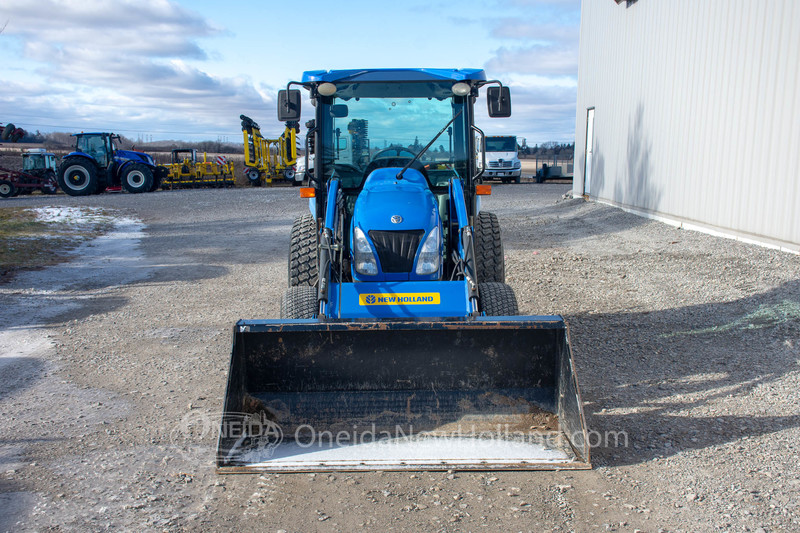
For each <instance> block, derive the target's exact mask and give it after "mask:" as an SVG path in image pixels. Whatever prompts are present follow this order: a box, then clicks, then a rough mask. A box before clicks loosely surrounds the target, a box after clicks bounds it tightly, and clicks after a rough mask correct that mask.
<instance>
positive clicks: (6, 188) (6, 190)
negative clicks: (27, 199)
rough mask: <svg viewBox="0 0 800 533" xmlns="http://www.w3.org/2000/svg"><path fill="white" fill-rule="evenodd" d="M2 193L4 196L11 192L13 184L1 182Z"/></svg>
mask: <svg viewBox="0 0 800 533" xmlns="http://www.w3.org/2000/svg"><path fill="white" fill-rule="evenodd" d="M0 194H2V195H3V196H7V195H9V194H11V185H9V184H8V183H0Z"/></svg>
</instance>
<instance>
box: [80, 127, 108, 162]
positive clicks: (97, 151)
mask: <svg viewBox="0 0 800 533" xmlns="http://www.w3.org/2000/svg"><path fill="white" fill-rule="evenodd" d="M109 142H110V140H109V139H108V137H107V136H106V135H92V134H88V135H79V136H78V150H79V151H81V152H83V153H85V154H88V155H90V156H92V157H93V158H94V159H95V160H96V161H97V162H98V163H99V164H100V166H101V167H105V166H108V163H109V160H108V155H109V152H110V151H111V147H110V146H109V145H108V144H109Z"/></svg>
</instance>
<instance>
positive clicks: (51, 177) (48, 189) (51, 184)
mask: <svg viewBox="0 0 800 533" xmlns="http://www.w3.org/2000/svg"><path fill="white" fill-rule="evenodd" d="M44 177H45V179H46V180H47V183H45V185H44V186H43V187H42V194H55V193H57V192H58V182H57V181H56V173H55V172H53V171H52V170H48V171H47V172H45V174H44Z"/></svg>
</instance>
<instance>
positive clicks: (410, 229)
mask: <svg viewBox="0 0 800 533" xmlns="http://www.w3.org/2000/svg"><path fill="white" fill-rule="evenodd" d="M399 171H400V168H397V167H390V168H382V169H378V170H375V171H374V172H372V173H371V174H370V175H369V177H368V178H367V181H366V183H365V184H364V188H363V189H362V190H361V193H360V194H359V195H358V199H356V203H355V208H354V210H353V223H352V226H351V228H350V239H351V240H350V242H354V235H355V228H359V229H360V230H361V232H362V233H363V235H364V236H365V238H366V239H368V241H369V246H370V248H371V252H370V253H369V254H368V255H369V256H372V255H373V254H374V257H375V263H374V264H375V266H374V268H373V272H372V273H370V272H367V271H364V270H362V271H361V272H359V268H358V266H357V265H358V264H361V263H360V262H359V259H358V254H357V253H355V252H354V254H355V255H354V257H353V259H354V261H353V265H354V271H353V276H354V279H355V280H356V281H378V282H381V281H426V280H435V279H438V278H439V276H440V275H441V266H440V267H439V269H438V270H437V271H436V272H425V273H419V272H417V270H416V268H417V261H418V260H419V258H420V257H421V256H420V254H421V252H420V250H421V249H423V248H424V246H423V243H424V242H425V239H426V237H427V236H429V235H431V234H432V233H433V232H434V231H435V232H436V233H437V234H438V235H439V238H441V227H440V226H441V224H440V221H439V210H438V208H437V203H436V198H435V197H434V195H433V193H432V192H431V190H430V189H429V188H428V182H427V180H426V179H425V176H423V175H422V174H421V173H420V172H419V171H417V170H414V169H408V170H406V171H405V173H404V174H403V178H402V179H397V177H396V176H397V173H398V172H399ZM434 238H435V237H434ZM354 246H355V244H354ZM440 250H441V248H440ZM439 253H440V252H439ZM362 268H363V267H362Z"/></svg>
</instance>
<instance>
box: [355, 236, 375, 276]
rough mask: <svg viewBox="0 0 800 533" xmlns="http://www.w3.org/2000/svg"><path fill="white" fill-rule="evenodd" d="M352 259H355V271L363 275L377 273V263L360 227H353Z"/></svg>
mask: <svg viewBox="0 0 800 533" xmlns="http://www.w3.org/2000/svg"><path fill="white" fill-rule="evenodd" d="M353 241H354V242H353V259H354V260H355V266H356V272H358V273H359V274H364V275H365V276H376V275H377V274H378V263H377V261H375V254H374V253H373V252H372V247H371V246H370V245H369V241H368V240H367V237H366V236H365V235H364V232H363V231H361V228H359V227H358V226H356V227H355V228H353Z"/></svg>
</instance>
